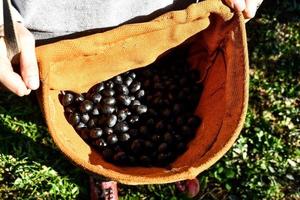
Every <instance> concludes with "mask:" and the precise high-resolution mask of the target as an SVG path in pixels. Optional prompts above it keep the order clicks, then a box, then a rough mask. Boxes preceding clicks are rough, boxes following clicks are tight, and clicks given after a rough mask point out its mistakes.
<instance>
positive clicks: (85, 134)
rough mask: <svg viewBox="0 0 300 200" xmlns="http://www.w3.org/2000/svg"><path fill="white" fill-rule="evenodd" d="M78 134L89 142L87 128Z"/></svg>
mask: <svg viewBox="0 0 300 200" xmlns="http://www.w3.org/2000/svg"><path fill="white" fill-rule="evenodd" d="M78 132H79V135H80V137H81V138H82V139H83V140H85V141H87V140H88V139H89V130H88V129H87V128H82V129H80V130H79V131H78Z"/></svg>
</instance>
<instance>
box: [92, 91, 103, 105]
mask: <svg viewBox="0 0 300 200" xmlns="http://www.w3.org/2000/svg"><path fill="white" fill-rule="evenodd" d="M91 99H92V101H93V102H94V103H99V102H100V101H101V99H102V96H101V94H99V93H95V94H93V95H92V98H91Z"/></svg>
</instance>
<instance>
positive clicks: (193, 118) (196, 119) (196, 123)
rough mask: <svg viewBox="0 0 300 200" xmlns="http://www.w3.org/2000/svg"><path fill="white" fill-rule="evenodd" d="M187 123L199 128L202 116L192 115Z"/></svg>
mask: <svg viewBox="0 0 300 200" xmlns="http://www.w3.org/2000/svg"><path fill="white" fill-rule="evenodd" d="M187 124H188V125H189V126H191V127H192V128H197V127H198V126H199V125H200V118H199V117H198V116H191V117H189V118H188V120H187Z"/></svg>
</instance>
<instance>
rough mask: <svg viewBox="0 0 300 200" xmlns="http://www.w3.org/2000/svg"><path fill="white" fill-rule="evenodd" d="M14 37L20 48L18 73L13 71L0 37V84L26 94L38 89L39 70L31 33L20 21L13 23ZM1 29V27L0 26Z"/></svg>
mask: <svg viewBox="0 0 300 200" xmlns="http://www.w3.org/2000/svg"><path fill="white" fill-rule="evenodd" d="M15 26H16V27H15V30H16V37H17V40H18V44H19V49H20V56H19V58H20V60H19V63H20V65H19V66H20V70H19V71H20V74H18V73H16V72H14V70H13V67H12V65H11V62H10V60H9V59H8V56H7V51H6V46H5V42H4V38H3V37H0V85H1V84H2V85H3V86H5V87H6V88H7V89H9V90H10V91H12V92H13V93H15V94H17V95H18V96H24V95H28V94H29V93H30V92H31V90H36V89H38V87H39V85H40V82H39V72H38V65H37V61H36V55H35V40H34V37H33V35H32V34H31V33H30V32H29V31H28V30H27V29H26V28H25V27H24V26H23V25H22V24H20V23H16V24H15ZM0 30H3V27H0Z"/></svg>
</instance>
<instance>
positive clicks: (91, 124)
mask: <svg viewBox="0 0 300 200" xmlns="http://www.w3.org/2000/svg"><path fill="white" fill-rule="evenodd" d="M97 121H98V120H97V119H96V118H91V119H90V120H89V121H88V123H87V127H88V128H94V127H95V126H96V125H97Z"/></svg>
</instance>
